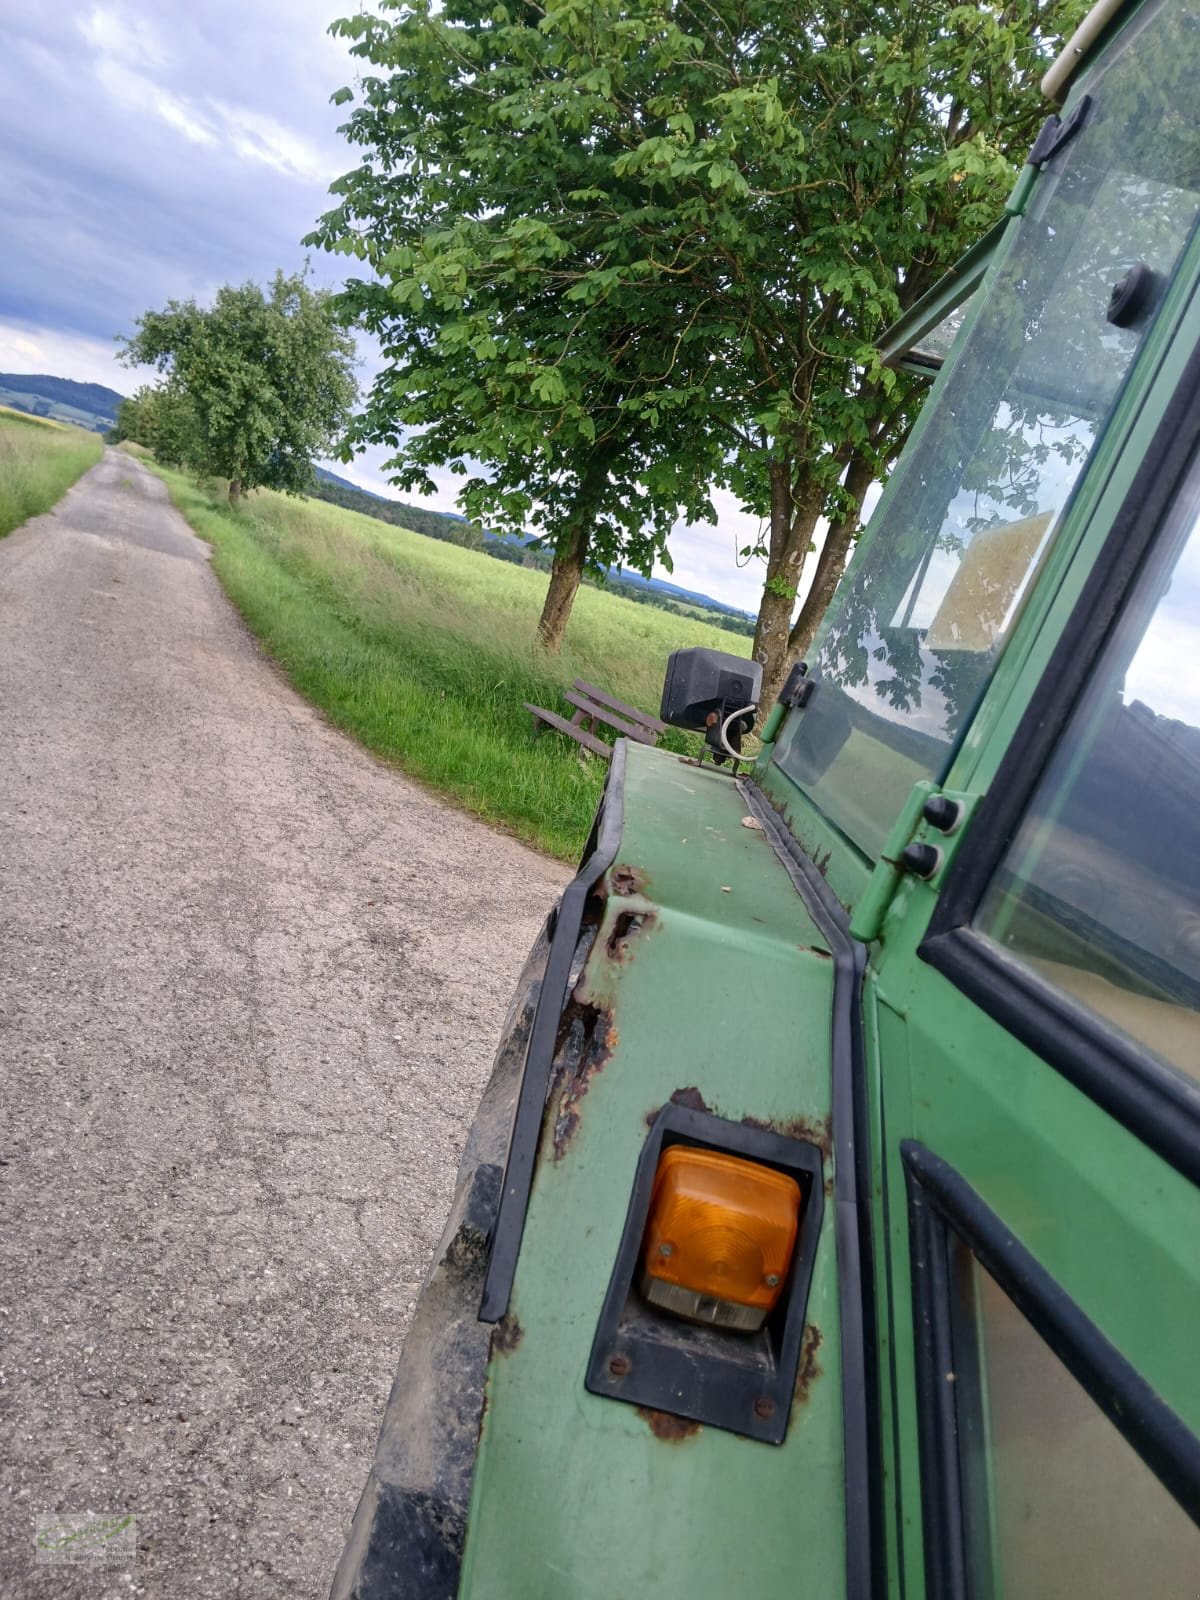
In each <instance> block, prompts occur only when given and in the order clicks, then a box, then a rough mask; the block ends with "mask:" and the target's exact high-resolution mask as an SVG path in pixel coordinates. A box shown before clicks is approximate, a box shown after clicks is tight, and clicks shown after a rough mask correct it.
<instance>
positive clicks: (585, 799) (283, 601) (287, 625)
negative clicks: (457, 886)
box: [156, 469, 750, 860]
mask: <svg viewBox="0 0 1200 1600" xmlns="http://www.w3.org/2000/svg"><path fill="white" fill-rule="evenodd" d="M156 470H158V471H160V472H161V475H162V477H163V478H164V479H165V480H166V482H167V485H168V487H169V489H170V491H171V495H172V497H173V499H174V500H175V503H176V505H177V506H178V507H179V509H180V510H181V511H182V512H183V514H184V516H185V517H186V518H187V520H188V522H189V523H190V524H191V525H192V527H193V528H194V529H195V530H196V532H197V533H198V534H199V535H200V536H201V538H203V539H205V540H207V541H208V542H209V543H210V544H211V545H212V546H213V550H214V556H213V566H214V568H215V570H216V572H217V575H218V577H219V578H220V580H221V582H222V584H223V585H224V587H225V590H226V592H227V593H228V594H229V597H230V598H231V600H232V601H233V603H234V604H235V605H236V606H237V608H238V610H239V611H240V612H241V613H242V616H243V617H244V618H245V619H246V621H247V623H248V624H249V625H250V627H251V629H252V630H253V631H254V632H255V633H256V634H257V635H258V637H259V638H260V639H261V640H262V642H263V644H264V645H265V647H266V649H267V651H268V652H269V653H270V655H271V656H273V657H274V659H275V660H276V661H277V662H278V663H279V665H280V666H281V667H282V668H283V670H284V672H285V673H286V674H287V676H288V678H289V679H290V681H291V682H292V683H293V685H294V686H295V687H296V688H297V689H298V690H299V691H300V692H301V693H302V694H303V695H305V696H307V698H308V699H310V700H312V701H313V702H314V703H315V704H316V705H318V706H320V708H321V709H322V710H323V711H324V712H325V713H326V715H327V716H328V717H329V718H330V720H331V721H333V722H334V723H336V724H337V725H338V726H339V727H341V728H344V729H345V730H346V731H347V732H349V733H352V734H353V735H354V736H355V737H356V738H358V739H360V740H361V741H362V743H363V744H364V745H366V746H367V748H368V749H370V750H373V751H375V752H376V753H377V754H378V755H380V756H383V757H384V758H386V759H388V760H391V761H395V762H396V763H397V764H398V765H399V766H401V767H403V768H404V769H405V771H407V772H410V773H412V774H413V775H414V776H416V777H418V778H420V779H422V780H424V781H425V782H426V783H428V784H430V785H432V786H433V787H434V788H436V789H438V790H440V791H441V792H443V793H444V794H447V795H450V796H452V797H453V798H454V799H455V800H457V801H459V802H460V803H461V804H463V805H464V806H466V807H468V808H469V809H470V810H472V811H474V812H477V813H478V814H479V815H480V816H481V817H485V818H486V819H487V820H488V821H490V822H493V823H497V824H499V825H500V826H502V827H504V828H505V829H507V830H508V831H509V832H511V833H514V834H516V835H517V836H518V837H520V838H522V839H525V840H527V841H528V842H529V843H531V844H533V845H536V846H537V847H538V848H540V849H543V850H546V851H548V852H550V853H551V854H553V855H557V856H562V857H564V858H566V859H568V860H569V859H571V858H573V857H576V856H578V854H579V851H580V850H581V848H582V846H583V843H584V840H585V839H586V837H587V832H588V828H589V827H590V825H591V819H592V813H593V811H594V810H595V806H596V801H597V798H598V796H599V793H600V789H601V785H602V783H603V780H604V765H603V763H602V762H600V761H598V760H597V759H595V758H593V757H588V756H583V755H582V754H581V753H580V751H579V750H578V748H577V746H575V745H574V744H573V743H570V742H569V741H568V740H566V739H564V738H562V737H561V736H560V735H558V734H555V733H552V732H549V731H547V732H545V733H543V734H542V735H541V736H540V737H535V735H534V733H533V731H532V726H531V718H530V716H529V714H528V712H526V711H523V710H522V708H521V706H522V701H525V700H528V701H531V702H532V703H534V704H536V705H543V706H546V707H548V708H549V709H551V710H557V711H560V712H561V711H569V710H570V707H567V706H565V705H564V704H563V701H562V689H563V688H564V687H565V686H568V685H569V684H570V682H571V680H572V679H573V678H576V677H579V678H585V679H587V680H588V681H589V682H592V683H595V684H597V685H599V686H600V687H602V688H606V689H608V690H610V691H611V692H612V693H614V694H616V695H617V696H619V697H620V698H621V699H623V700H627V701H629V703H630V704H631V705H636V706H640V707H641V708H643V709H644V710H648V711H657V709H658V699H659V694H660V691H661V688H662V679H663V673H664V670H665V668H666V661H667V656H668V655H669V654H670V652H671V651H672V650H675V649H678V648H680V647H681V646H684V645H696V644H702V645H709V646H712V647H714V648H716V649H719V650H727V651H732V652H735V653H738V654H746V653H748V650H749V644H750V641H749V640H748V639H743V638H739V637H737V636H736V635H732V634H728V633H724V632H722V631H721V630H719V629H717V628H712V627H708V626H706V625H705V624H703V623H699V622H693V621H691V620H690V619H688V618H683V617H674V616H670V615H669V614H667V613H665V612H661V611H657V610H655V609H653V608H652V607H650V606H642V605H637V604H635V603H634V602H632V601H629V600H622V599H619V598H618V597H616V596H614V595H610V594H605V593H603V592H602V591H598V590H594V589H582V590H581V591H580V593H579V595H578V597H577V599H576V601H575V610H574V613H573V615H572V618H571V622H570V625H569V627H568V630H567V643H566V645H565V647H564V649H563V652H562V654H561V656H558V657H553V658H552V657H548V656H547V655H546V653H545V652H544V651H543V650H542V649H541V648H540V647H539V646H538V645H537V644H536V643H535V641H534V630H535V625H536V622H537V617H538V613H539V611H540V609H541V603H542V598H543V596H544V594H545V588H546V577H545V575H544V574H542V573H538V572H531V571H527V570H525V569H524V568H521V567H517V566H512V565H510V564H508V563H506V562H501V561H496V560H494V559H493V558H492V557H490V556H486V555H481V554H479V553H478V552H477V551H472V550H461V549H458V548H456V547H455V546H453V545H449V544H441V543H439V542H438V541H436V540H433V539H429V538H425V537H423V536H422V535H420V534H415V533H409V532H408V531H407V530H406V529H404V528H396V527H392V526H390V525H389V524H387V523H383V522H379V521H377V520H376V519H374V518H371V517H365V516H361V515H360V514H359V513H357V512H353V511H345V510H342V509H341V508H340V507H337V506H333V505H329V504H327V503H325V502H323V501H318V500H293V499H288V498H286V497H285V496H283V495H277V494H272V493H269V492H266V491H262V492H259V493H257V494H255V495H252V496H250V497H248V499H247V501H246V503H245V508H244V509H242V510H239V511H237V512H234V511H231V510H229V508H228V506H227V505H225V504H224V502H223V500H222V499H221V498H219V497H218V496H217V495H216V494H214V493H211V492H208V491H206V490H205V489H203V488H198V487H197V486H196V485H195V484H193V483H192V482H190V481H189V480H188V479H187V478H185V477H183V476H181V475H180V474H178V473H174V472H169V471H163V470H162V469H156ZM667 737H668V741H669V742H676V743H677V744H678V748H680V749H681V750H682V749H687V748H690V746H689V745H688V744H687V742H686V739H687V736H685V735H683V734H678V735H677V734H675V733H674V731H672V732H671V733H670V734H668V736H667Z"/></svg>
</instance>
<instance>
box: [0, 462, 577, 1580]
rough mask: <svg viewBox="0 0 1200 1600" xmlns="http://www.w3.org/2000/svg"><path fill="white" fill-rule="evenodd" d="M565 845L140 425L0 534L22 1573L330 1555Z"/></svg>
mask: <svg viewBox="0 0 1200 1600" xmlns="http://www.w3.org/2000/svg"><path fill="white" fill-rule="evenodd" d="M566 878H567V873H566V870H565V869H564V868H563V867H561V866H560V865H558V864H557V863H554V862H550V861H547V860H545V859H544V858H542V857H540V856H538V855H535V854H533V853H532V852H530V851H528V850H526V849H525V848H523V847H522V846H521V845H518V844H516V843H514V842H513V841H512V840H510V839H507V838H505V837H502V836H500V835H497V834H495V833H493V832H492V831H491V830H490V829H488V828H486V827H484V826H483V825H482V824H481V823H478V822H476V821H474V820H473V819H471V818H469V817H467V816H464V815H463V814H462V813H460V812H458V811H455V810H453V809H452V808H450V807H449V806H447V805H445V804H443V803H442V802H440V801H438V800H436V799H434V798H432V797H431V796H430V795H428V794H427V793H425V792H424V791H423V790H421V789H420V788H418V787H417V786H416V785H414V784H413V783H411V782H409V781H408V780H406V779H405V778H404V777H402V776H401V775H399V774H398V773H396V772H395V771H393V770H391V769H389V768H386V767H384V766H383V765H381V764H380V763H378V762H376V761H375V760H373V759H372V758H371V757H370V756H368V755H366V754H365V753H364V752H362V751H361V750H360V749H358V748H357V747H356V746H355V745H353V744H352V743H351V742H350V741H349V740H347V739H346V738H344V737H343V736H342V735H341V734H339V733H337V732H335V731H333V730H332V729H330V728H329V727H327V726H326V725H325V724H324V723H323V722H322V720H321V719H320V717H319V716H318V715H317V714H316V713H315V712H314V711H312V710H311V709H310V708H309V707H308V706H307V705H306V704H305V703H304V702H303V701H301V700H300V699H298V698H297V696H296V695H295V694H294V693H293V692H292V691H291V690H290V689H289V688H288V687H287V685H286V684H285V683H284V682H283V681H282V679H281V678H280V677H279V675H278V674H277V672H276V671H275V670H274V669H273V668H272V667H271V666H270V665H269V664H268V663H267V662H266V660H265V659H264V658H263V656H262V654H261V653H260V652H259V650H258V649H257V647H256V646H255V644H254V643H253V641H252V640H251V638H250V637H249V635H248V634H247V632H246V630H245V628H244V627H243V626H242V624H241V622H240V621H239V619H238V618H237V617H236V615H235V614H234V612H233V611H232V609H231V607H230V606H229V604H228V603H227V602H226V600H225V599H224V597H223V596H222V594H221V591H220V588H219V586H218V584H217V581H216V579H215V578H214V576H213V574H212V572H211V571H210V569H209V567H208V564H207V559H206V550H205V547H204V546H203V545H202V544H201V543H200V542H199V541H198V540H197V539H196V538H195V537H194V536H193V535H192V534H191V532H190V531H189V530H188V528H187V526H186V525H185V523H184V522H183V521H182V519H181V518H180V517H179V516H178V514H177V513H176V512H175V511H174V510H173V509H172V507H171V506H170V504H169V502H168V500H167V497H166V492H165V490H164V488H163V486H162V485H161V484H160V482H159V481H158V480H157V479H156V478H155V477H154V476H153V475H152V474H151V473H149V472H148V471H146V469H145V468H143V467H142V466H140V465H139V464H138V463H137V462H135V461H134V460H132V459H131V458H130V457H128V456H126V455H124V454H123V453H121V452H117V451H112V450H109V451H108V452H106V454H105V457H104V460H103V461H102V462H101V463H100V464H99V465H98V466H97V467H95V468H94V469H93V470H92V471H91V472H89V473H88V474H87V475H86V477H84V478H83V479H82V480H81V481H80V482H79V483H78V484H77V485H76V486H75V488H74V489H72V490H71V491H70V493H69V494H68V495H67V497H66V498H65V499H64V500H63V501H62V502H61V503H60V504H59V506H58V507H57V508H56V510H55V511H54V512H53V513H51V515H49V516H47V517H42V518H39V519H38V520H36V521H35V522H32V523H29V524H27V525H26V526H25V527H24V528H22V529H19V530H18V531H17V532H16V533H14V534H12V535H11V536H10V537H9V538H8V539H6V540H3V541H0V1163H2V1165H0V1596H3V1597H4V1600H9V1597H18V1600H25V1597H30V1600H38V1597H41V1596H47V1597H49V1596H54V1597H55V1600H74V1597H76V1596H78V1597H80V1600H98V1597H108V1596H125V1595H139V1596H154V1597H156V1600H158V1597H161V1600H200V1597H204V1600H210V1597H211V1600H234V1597H246V1600H251V1597H252V1600H258V1597H264V1600H271V1597H275V1596H280V1597H283V1596H287V1597H288V1600H296V1597H303V1596H324V1595H325V1594H326V1593H327V1590H328V1586H329V1582H330V1579H331V1577H332V1573H333V1567H334V1564H335V1561H336V1558H337V1554H338V1552H339V1550H340V1548H341V1543H342V1539H343V1537H344V1533H345V1530H346V1527H347V1525H348V1522H349V1519H350V1516H351V1514H352V1512H353V1509H354V1505H355V1502H356V1500H357V1497H358V1493H359V1490H360V1488H361V1486H362V1483H363V1480H364V1478H365V1475H366V1470H367V1465H368V1462H369V1460H370V1457H371V1453H372V1450H373V1447H374V1439H375V1432H376V1428H377V1426H378V1421H379V1418H380V1415H381V1413H382V1408H383V1404H384V1400H385V1398H386V1395H387V1391H388V1387H389V1384H390V1381H391V1376H392V1370H393V1367H394V1364H395V1360H396V1356H397V1353H398V1350H399V1346H400V1343H401V1339H402V1336H403V1333H404V1329H405V1326H406V1323H407V1320H408V1316H409V1313H410V1310H411V1307H412V1304H413V1300H414V1297H415V1294H416V1291H417V1288H418V1286H419V1283H420V1280H421V1277H422V1274H423V1272H424V1270H425V1267H426V1264H427V1261H428V1258H429V1256H430V1254H431V1252H432V1249H433V1246H434V1243H435V1242H436V1240H437V1237H438V1234H439V1232H440V1230H441V1225H442V1221H443V1218H444V1215H445V1211H446V1209H447V1206H448V1204H449V1199H450V1193H451V1186H452V1178H453V1171H454V1166H455V1162H456V1159H457V1155H458V1151H459V1148H460V1146H461V1144H462V1141H463V1139H464V1137H465V1134H466V1129H467V1125H468V1123H469V1121H470V1119H471V1116H472V1113H473V1110H474V1106H475V1102H476V1100H477V1098H478V1095H479V1092H480V1090H481V1088H482V1085H483V1082H484V1080H485V1078H486V1076H487V1072H488V1070H489V1067H490V1061H491V1055H492V1051H493V1049H494V1046H495V1043H496V1039H497V1036H498V1033H499V1029H500V1025H501V1022H502V1019H503V1014H504V1009H505V1006H506V1003H507V999H508V992H509V989H510V987H511V985H512V982H513V980H514V979H515V977H516V974H517V971H518V969H519V967H520V965H521V962H522V960H523V957H524V955H525V953H526V950H527V948H528V946H529V945H530V944H531V943H532V941H533V939H534V937H535V934H536V932H537V928H538V925H539V924H540V922H541V920H542V918H543V917H544V916H545V914H546V911H547V909H548V908H549V906H550V904H551V902H552V900H553V898H554V896H555V895H556V894H557V893H558V891H559V890H560V889H561V887H562V885H563V884H564V882H565V881H566ZM86 1513H91V1514H93V1516H104V1517H111V1518H113V1519H116V1521H123V1520H124V1519H125V1518H126V1517H128V1516H129V1515H131V1514H132V1516H133V1518H134V1519H135V1522H134V1524H133V1525H132V1526H131V1527H128V1528H122V1529H120V1530H119V1531H117V1532H114V1533H113V1534H112V1536H111V1537H110V1538H109V1539H108V1540H107V1541H106V1542H103V1543H98V1544H95V1545H94V1546H93V1547H91V1548H88V1547H87V1541H88V1540H90V1539H94V1538H95V1537H96V1535H95V1529H94V1525H93V1528H92V1529H91V1530H89V1531H88V1532H87V1533H86V1535H85V1536H84V1537H82V1538H80V1539H79V1540H76V1541H74V1542H73V1543H68V1544H65V1545H62V1546H61V1548H60V1551H59V1555H60V1556H61V1554H62V1553H66V1554H70V1555H72V1556H73V1557H74V1558H75V1559H73V1560H72V1561H71V1562H69V1563H66V1564H62V1563H61V1562H60V1561H59V1560H56V1561H55V1562H54V1563H53V1564H51V1560H50V1558H51V1556H52V1555H54V1554H55V1552H54V1551H53V1550H50V1549H45V1550H42V1551H40V1552H39V1551H37V1550H36V1549H35V1540H34V1531H35V1526H40V1527H42V1528H43V1529H45V1528H46V1526H47V1525H52V1526H53V1527H55V1528H56V1529H57V1530H58V1531H57V1532H56V1533H53V1534H48V1533H45V1532H44V1533H43V1540H44V1542H45V1543H47V1544H55V1543H56V1542H58V1541H61V1540H62V1539H64V1537H65V1536H66V1534H65V1533H64V1530H66V1533H70V1532H71V1531H72V1530H74V1529H75V1528H76V1527H77V1526H78V1525H79V1522H78V1519H80V1518H81V1517H83V1516H84V1514H86ZM114 1525H115V1524H114ZM135 1534H136V1545H135V1547H134V1548H131V1547H130V1541H131V1540H132V1539H133V1538H134V1536H135Z"/></svg>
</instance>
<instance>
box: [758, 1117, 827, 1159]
mask: <svg viewBox="0 0 1200 1600" xmlns="http://www.w3.org/2000/svg"><path fill="white" fill-rule="evenodd" d="M742 1126H743V1127H744V1128H761V1129H762V1130H763V1131H764V1132H766V1133H782V1134H783V1136H784V1137H785V1138H786V1139H803V1140H804V1141H805V1142H806V1143H808V1144H815V1145H816V1147H817V1149H818V1150H819V1151H820V1152H821V1154H822V1155H823V1156H825V1157H827V1158H828V1157H829V1156H830V1155H831V1154H832V1153H833V1123H832V1119H831V1118H830V1117H827V1116H826V1117H822V1118H821V1119H820V1121H814V1119H813V1118H812V1117H793V1118H792V1119H791V1120H790V1121H789V1122H764V1121H763V1119H762V1118H761V1117H743V1118H742Z"/></svg>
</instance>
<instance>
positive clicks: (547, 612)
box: [538, 443, 615, 655]
mask: <svg viewBox="0 0 1200 1600" xmlns="http://www.w3.org/2000/svg"><path fill="white" fill-rule="evenodd" d="M614 454H615V451H614V447H613V446H612V444H611V443H604V444H600V445H597V447H596V448H595V450H593V452H592V454H591V458H590V460H589V461H588V464H587V467H586V469H585V471H584V474H583V477H582V479H581V480H580V484H579V491H578V493H577V494H576V496H575V504H574V506H573V507H572V511H571V521H570V524H569V526H568V527H567V528H566V530H565V531H564V533H563V534H562V535H561V537H560V538H559V541H558V543H557V545H556V546H555V550H554V565H553V567H551V569H550V587H549V588H548V589H547V590H546V602H545V604H544V605H543V606H542V614H541V616H540V617H539V618H538V638H539V639H540V640H541V641H542V643H543V645H545V647H546V649H547V650H549V651H550V652H551V654H552V655H557V654H558V652H559V651H560V650H561V649H562V642H563V634H564V633H565V632H566V631H567V621H568V619H569V617H570V615H571V607H572V606H573V605H574V604H575V596H576V594H577V593H578V591H579V585H580V583H581V582H582V580H583V569H584V565H585V563H586V562H587V554H588V548H589V546H590V545H591V542H592V529H593V528H594V527H595V526H596V513H597V511H598V510H599V509H600V505H601V502H602V501H603V499H604V490H605V487H606V485H607V483H608V469H609V466H610V465H611V464H612V459H613V455H614Z"/></svg>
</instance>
